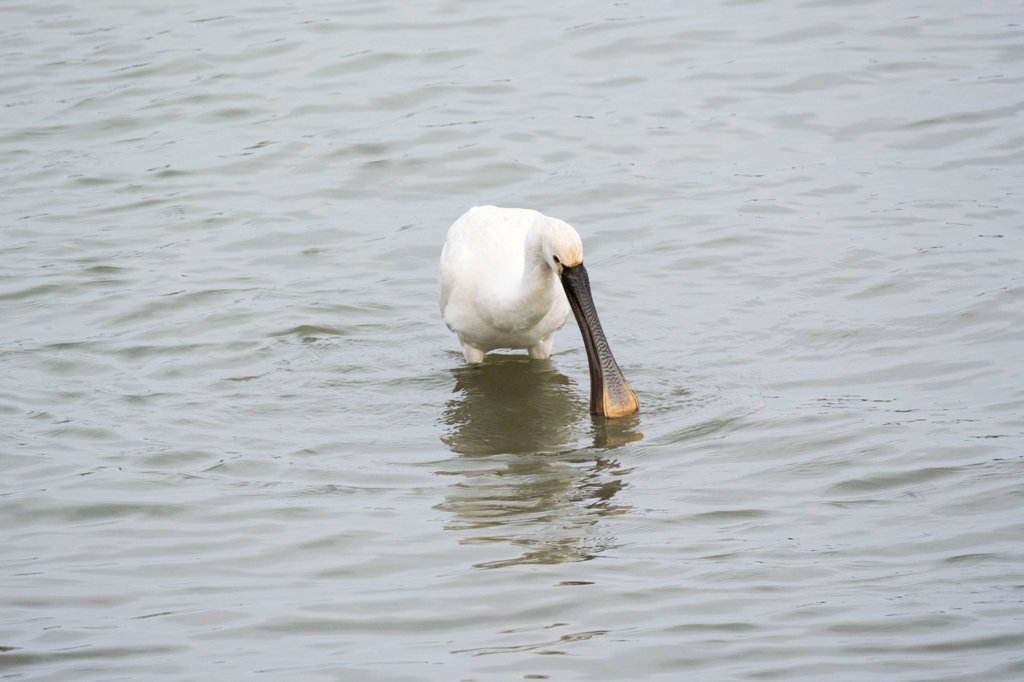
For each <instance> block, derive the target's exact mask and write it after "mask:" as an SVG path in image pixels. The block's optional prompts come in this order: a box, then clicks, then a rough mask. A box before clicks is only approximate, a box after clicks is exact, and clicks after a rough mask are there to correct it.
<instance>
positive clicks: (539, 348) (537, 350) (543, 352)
mask: <svg viewBox="0 0 1024 682" xmlns="http://www.w3.org/2000/svg"><path fill="white" fill-rule="evenodd" d="M554 343H555V335H554V334H552V335H551V336H549V337H547V338H546V339H541V340H540V343H538V344H537V345H536V346H531V347H529V348H527V349H526V351H527V352H528V353H529V354H530V357H531V358H533V359H534V360H547V359H548V358H550V357H551V346H553V345H554Z"/></svg>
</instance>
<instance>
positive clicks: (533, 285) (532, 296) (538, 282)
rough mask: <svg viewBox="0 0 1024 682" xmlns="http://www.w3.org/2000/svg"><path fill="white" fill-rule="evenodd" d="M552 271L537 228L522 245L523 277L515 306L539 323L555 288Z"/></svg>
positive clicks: (529, 233)
mask: <svg viewBox="0 0 1024 682" xmlns="http://www.w3.org/2000/svg"><path fill="white" fill-rule="evenodd" d="M556 283H557V282H556V281H555V275H554V271H553V270H552V269H551V266H550V265H549V264H548V262H547V256H546V255H545V249H544V242H543V236H542V234H541V230H540V229H538V227H534V228H533V229H532V230H530V231H529V232H528V233H527V235H526V241H525V242H524V244H523V276H522V279H521V280H520V281H519V287H518V289H519V290H518V292H517V295H516V298H517V299H518V301H517V302H516V306H517V307H518V309H519V310H520V311H522V312H523V313H525V314H526V316H527V317H530V318H536V322H539V321H540V319H541V318H543V317H544V315H546V314H547V311H548V310H549V308H550V307H551V300H552V298H553V295H554V292H555V291H556V287H554V286H553V285H554V284H556Z"/></svg>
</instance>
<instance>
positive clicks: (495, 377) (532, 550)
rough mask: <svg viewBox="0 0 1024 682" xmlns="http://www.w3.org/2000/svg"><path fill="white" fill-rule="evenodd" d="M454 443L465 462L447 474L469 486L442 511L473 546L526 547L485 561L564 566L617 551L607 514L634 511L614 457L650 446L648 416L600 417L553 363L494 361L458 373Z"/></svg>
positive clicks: (449, 417)
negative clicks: (604, 520) (643, 429)
mask: <svg viewBox="0 0 1024 682" xmlns="http://www.w3.org/2000/svg"><path fill="white" fill-rule="evenodd" d="M452 374H453V375H454V376H455V379H456V386H455V391H454V392H455V393H456V396H455V397H454V398H452V399H451V400H450V401H449V402H448V404H447V406H446V408H445V411H444V415H443V417H442V422H443V423H444V424H445V425H446V426H447V427H448V430H447V431H446V433H445V435H444V436H443V437H442V440H443V441H444V443H445V444H446V445H447V446H448V447H449V448H451V450H452V451H453V452H455V453H457V454H458V455H460V456H459V457H458V458H457V459H454V460H449V461H448V462H447V463H446V466H445V468H444V470H442V471H439V472H438V473H439V474H442V475H450V476H458V477H459V478H460V480H459V482H458V483H456V484H455V485H453V486H452V488H451V490H452V492H451V493H450V494H449V495H448V496H447V498H446V500H445V502H444V503H442V504H441V505H439V506H438V509H441V510H444V511H447V512H450V513H452V514H454V516H455V518H454V520H453V522H452V523H451V524H450V525H449V526H448V529H449V530H455V531H460V532H462V533H463V534H464V536H465V537H464V539H463V540H462V542H463V543H467V544H494V543H505V544H512V545H516V546H519V547H522V548H524V549H525V550H526V551H525V553H523V554H522V555H521V556H519V557H516V558H510V559H504V560H499V561H493V562H488V563H485V564H479V567H485V568H495V567H500V566H509V565H514V564H523V563H539V564H558V563H564V562H570V561H586V560H588V559H592V558H594V557H595V556H597V555H598V554H600V553H601V552H602V551H603V550H605V549H607V548H608V547H610V546H612V545H613V544H614V538H612V537H609V536H603V535H601V533H600V529H599V527H598V525H597V524H598V521H599V520H600V518H601V517H602V516H609V515H615V514H624V513H628V512H629V511H630V510H631V507H629V506H628V505H618V504H616V503H615V501H614V499H613V498H614V497H615V495H616V494H617V493H618V492H619V490H621V489H622V488H623V487H624V486H625V484H624V483H623V477H624V476H626V475H627V474H628V473H629V472H630V471H631V470H630V469H623V468H621V465H620V464H619V463H618V461H617V460H615V459H614V458H612V457H609V450H611V449H613V448H615V447H618V446H620V445H624V444H625V443H628V442H631V441H636V440H640V439H641V438H643V435H642V434H641V433H639V432H638V431H637V426H638V425H639V417H638V416H637V415H635V414H634V415H629V416H627V417H622V418H619V419H614V420H609V419H604V418H602V417H595V418H591V417H590V414H589V403H588V402H587V399H586V396H585V394H583V392H582V391H580V389H579V387H578V386H577V385H576V383H575V382H574V381H572V380H571V379H569V377H567V376H565V375H564V374H562V373H561V372H559V371H558V370H557V369H555V367H554V365H553V364H552V363H551V361H549V360H541V361H538V360H532V361H531V360H529V359H527V358H526V357H524V356H521V355H519V356H517V355H488V356H487V359H486V361H485V362H484V364H482V365H475V366H468V367H459V368H456V369H453V370H452Z"/></svg>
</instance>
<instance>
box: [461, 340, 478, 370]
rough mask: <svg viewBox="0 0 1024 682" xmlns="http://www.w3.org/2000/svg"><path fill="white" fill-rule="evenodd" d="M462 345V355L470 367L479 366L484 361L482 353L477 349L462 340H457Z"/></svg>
mask: <svg viewBox="0 0 1024 682" xmlns="http://www.w3.org/2000/svg"><path fill="white" fill-rule="evenodd" d="M459 341H460V342H461V343H462V354H463V355H465V356H466V362H468V363H469V364H471V365H479V364H480V363H481V362H483V361H484V352H483V351H482V350H480V349H479V348H474V347H473V346H471V345H469V344H468V343H466V342H465V341H462V339H459Z"/></svg>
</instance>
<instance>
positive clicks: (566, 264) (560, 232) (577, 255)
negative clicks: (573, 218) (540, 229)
mask: <svg viewBox="0 0 1024 682" xmlns="http://www.w3.org/2000/svg"><path fill="white" fill-rule="evenodd" d="M544 252H545V254H546V256H547V261H548V265H549V266H550V267H551V269H553V270H554V271H555V274H556V275H558V276H561V274H562V269H563V268H571V267H574V266H576V265H579V264H580V263H582V262H583V241H582V240H581V239H580V235H579V234H578V233H577V232H576V230H574V229H573V228H572V226H571V225H569V223H566V222H563V221H561V220H556V219H555V218H548V224H547V229H546V230H545V231H544Z"/></svg>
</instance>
